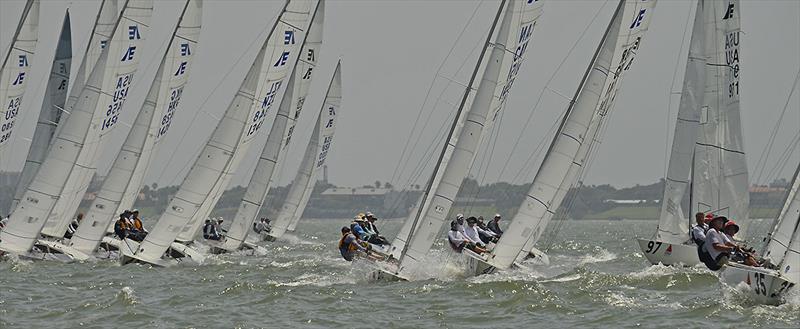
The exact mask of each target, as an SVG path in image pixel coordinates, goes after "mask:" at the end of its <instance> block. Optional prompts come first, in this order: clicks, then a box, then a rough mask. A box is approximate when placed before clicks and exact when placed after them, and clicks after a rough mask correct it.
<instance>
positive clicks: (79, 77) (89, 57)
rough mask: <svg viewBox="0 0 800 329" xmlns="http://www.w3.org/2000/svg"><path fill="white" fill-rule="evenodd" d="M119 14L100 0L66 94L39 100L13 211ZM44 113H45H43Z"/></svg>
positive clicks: (111, 0) (47, 95) (113, 0)
mask: <svg viewBox="0 0 800 329" xmlns="http://www.w3.org/2000/svg"><path fill="white" fill-rule="evenodd" d="M118 17H119V11H118V10H117V1H116V0H103V1H102V2H101V3H100V10H99V11H98V12H97V17H96V18H95V24H94V27H93V28H92V34H91V36H90V40H89V43H88V44H87V45H86V50H85V51H84V59H83V60H82V61H81V65H80V67H79V68H78V71H77V72H76V74H75V77H74V78H73V79H72V83H71V85H70V86H69V93H67V90H61V89H56V90H53V91H54V93H50V92H47V93H45V100H44V102H43V103H42V110H41V114H40V116H39V122H38V123H37V125H36V130H35V131H34V133H33V140H32V141H31V146H30V149H29V150H28V156H27V157H26V159H25V166H24V167H23V168H22V173H21V174H20V179H19V182H18V183H17V187H16V189H15V192H14V201H13V202H12V204H11V210H12V212H13V210H14V209H16V207H17V204H19V201H20V200H21V199H22V195H23V194H25V191H26V190H27V189H28V187H29V186H30V184H31V181H33V178H34V176H35V175H36V173H37V172H39V167H40V166H41V164H42V162H43V161H44V158H45V157H46V156H47V153H48V151H49V150H50V144H51V143H52V140H53V136H56V135H58V132H59V131H60V130H61V129H60V128H59V127H61V125H60V124H59V123H60V122H62V121H64V120H66V119H67V117H69V112H67V111H65V109H69V108H72V107H74V106H75V103H76V102H77V101H78V96H79V95H80V93H81V91H82V90H83V86H84V85H86V79H87V78H88V77H87V76H86V73H85V72H86V71H89V72H91V71H92V70H93V69H94V67H95V64H97V59H98V58H100V53H101V52H102V50H103V49H104V48H105V46H106V44H107V43H108V39H109V38H111V33H113V32H114V26H116V23H117V19H118ZM65 20H66V18H65ZM65 24H66V22H65ZM66 26H68V25H66ZM68 32H69V31H65V30H64V29H62V31H61V39H59V46H58V47H59V48H58V49H66V48H62V46H61V42H62V41H65V40H67V39H64V38H65V37H68V36H69V35H70V33H68ZM65 33H66V34H65ZM65 43H66V44H69V45H70V47H71V44H72V42H71V40H70V41H69V42H65ZM60 53H62V51H61V50H56V59H57V60H58V59H59V58H60V57H59V54H60ZM53 64H54V65H55V64H56V63H55V62H54V63H53ZM70 64H71V63H70V61H67V62H64V67H63V69H64V70H65V75H69V69H70ZM61 70H62V68H61V66H60V65H59V68H58V72H61ZM50 74H51V75H50V79H51V80H50V83H54V80H53V79H57V77H56V75H54V74H55V70H53V71H51V73H50ZM49 86H50V85H48V88H50V87H49ZM60 86H61V85H60V84H59V85H58V87H60ZM62 91H63V92H64V93H65V94H66V95H68V97H67V100H66V107H64V105H65V101H64V100H60V99H58V95H57V94H58V93H59V92H62ZM48 101H52V105H53V108H47V106H49V105H48ZM45 113H48V114H47V115H46V116H45ZM48 118H55V120H46V119H48Z"/></svg>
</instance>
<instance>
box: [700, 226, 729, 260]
mask: <svg viewBox="0 0 800 329" xmlns="http://www.w3.org/2000/svg"><path fill="white" fill-rule="evenodd" d="M724 236H725V234H722V233H720V232H717V230H715V229H713V228H712V229H710V230H708V232H706V243H705V245H704V246H703V247H704V248H706V251H708V253H709V254H710V255H711V259H717V257H718V256H719V255H720V254H721V253H722V251H719V250H717V248H714V244H717V243H719V244H725V238H724Z"/></svg>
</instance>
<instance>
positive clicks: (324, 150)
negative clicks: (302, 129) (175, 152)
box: [270, 61, 342, 238]
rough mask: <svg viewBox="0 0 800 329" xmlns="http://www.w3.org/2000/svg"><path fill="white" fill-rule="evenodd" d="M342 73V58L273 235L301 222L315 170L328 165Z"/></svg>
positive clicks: (339, 97) (338, 108) (312, 186)
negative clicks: (326, 162) (327, 160)
mask: <svg viewBox="0 0 800 329" xmlns="http://www.w3.org/2000/svg"><path fill="white" fill-rule="evenodd" d="M341 75H342V73H341V61H340V62H338V63H336V70H335V71H334V72H333V77H332V78H331V82H330V84H329V85H328V92H327V93H326V95H325V102H324V103H323V104H322V108H321V109H320V110H319V115H318V116H317V124H316V125H315V126H314V131H313V133H312V134H311V139H310V140H309V141H308V146H307V147H306V152H305V154H304V155H303V160H302V161H301V162H300V168H299V169H298V170H297V175H296V176H295V178H294V180H293V181H292V187H291V188H290V189H289V193H288V194H287V195H286V200H285V201H284V202H283V206H282V207H281V211H280V212H279V213H278V216H277V217H276V218H275V221H274V222H273V223H274V224H273V225H272V231H271V232H270V235H271V236H273V237H276V238H278V237H281V236H282V235H283V234H284V233H285V232H286V230H287V229H289V227H290V226H291V225H292V224H294V226H297V222H299V221H300V217H301V216H302V215H303V211H304V210H305V208H306V204H307V203H308V199H309V197H310V196H311V191H312V190H313V189H314V184H315V183H316V180H315V179H314V177H315V174H316V172H317V171H318V170H319V168H321V167H322V166H323V165H324V164H325V159H326V158H327V156H328V152H329V151H330V148H331V143H332V142H333V133H334V132H335V130H336V121H338V120H337V119H336V117H337V115H339V112H340V107H341V104H342V76H341Z"/></svg>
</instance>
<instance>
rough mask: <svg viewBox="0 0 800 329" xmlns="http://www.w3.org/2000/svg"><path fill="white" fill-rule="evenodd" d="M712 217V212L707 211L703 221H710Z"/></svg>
mask: <svg viewBox="0 0 800 329" xmlns="http://www.w3.org/2000/svg"><path fill="white" fill-rule="evenodd" d="M712 219H714V214H712V213H707V214H706V218H705V222H706V223H708V222H710V221H711V220H712Z"/></svg>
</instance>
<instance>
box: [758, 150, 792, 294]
mask: <svg viewBox="0 0 800 329" xmlns="http://www.w3.org/2000/svg"><path fill="white" fill-rule="evenodd" d="M799 190H800V165H798V166H797V170H795V172H794V179H793V180H792V186H791V188H790V190H789V193H788V194H787V196H786V201H785V202H784V204H783V208H782V209H781V212H780V215H779V216H778V218H777V222H776V223H775V227H774V228H773V229H772V232H771V233H770V235H769V240H768V241H767V247H766V248H765V249H764V250H765V253H764V257H765V258H769V260H770V262H771V263H772V264H775V265H777V266H778V270H779V271H780V272H781V274H782V275H785V276H787V277H788V278H789V279H790V280H791V281H792V282H795V283H800V191H799Z"/></svg>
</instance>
